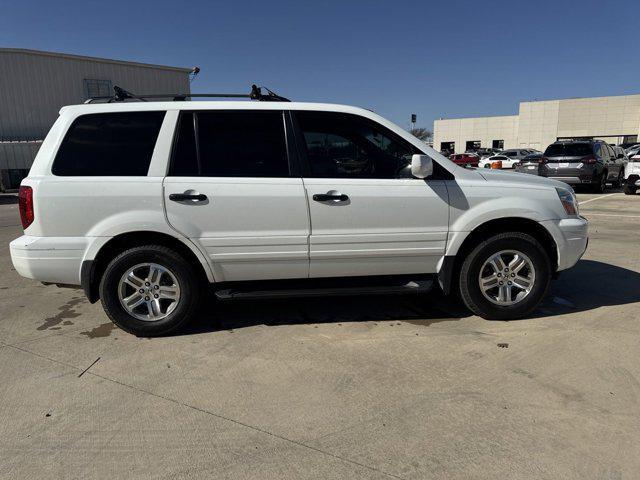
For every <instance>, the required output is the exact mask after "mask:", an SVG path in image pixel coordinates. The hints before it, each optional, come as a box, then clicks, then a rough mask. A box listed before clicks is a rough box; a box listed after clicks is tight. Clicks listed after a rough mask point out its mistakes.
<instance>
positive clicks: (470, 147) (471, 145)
mask: <svg viewBox="0 0 640 480" xmlns="http://www.w3.org/2000/svg"><path fill="white" fill-rule="evenodd" d="M479 148H480V140H470V141H468V142H467V147H466V151H467V152H475V151H476V150H478V149H479Z"/></svg>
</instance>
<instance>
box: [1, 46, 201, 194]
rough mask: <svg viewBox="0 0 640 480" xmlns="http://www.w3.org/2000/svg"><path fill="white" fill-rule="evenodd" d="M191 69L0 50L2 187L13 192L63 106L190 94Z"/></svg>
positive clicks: (20, 50) (40, 52) (37, 52)
mask: <svg viewBox="0 0 640 480" xmlns="http://www.w3.org/2000/svg"><path fill="white" fill-rule="evenodd" d="M190 71H191V69H190V68H180V67H167V66H163V65H151V64H145V63H137V62H125V61H120V60H109V59H105V58H93V57H82V56H78V55H69V54H65V53H53V52H42V51H36V50H24V49H19V48H0V72H1V73H0V175H1V176H0V180H1V182H0V184H4V186H5V188H15V187H16V186H17V185H18V184H19V183H20V180H22V178H23V177H24V176H25V175H26V174H27V172H28V169H29V167H30V166H31V163H32V162H33V158H34V157H35V154H36V152H37V151H38V148H39V146H40V143H41V142H42V139H43V138H44V136H45V135H46V134H47V132H48V130H49V128H50V127H51V125H52V124H53V122H54V121H55V119H56V118H57V116H58V111H59V110H60V107H62V106H64V105H71V104H77V103H82V102H84V101H85V100H86V99H87V98H89V97H95V96H103V95H111V94H112V93H113V86H114V85H118V86H120V87H122V88H124V89H125V90H129V91H131V92H134V93H178V92H180V93H182V92H186V93H189V92H190V90H189V72H190Z"/></svg>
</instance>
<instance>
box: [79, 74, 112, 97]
mask: <svg viewBox="0 0 640 480" xmlns="http://www.w3.org/2000/svg"><path fill="white" fill-rule="evenodd" d="M111 95H113V91H112V89H111V80H97V79H95V78H85V79H84V96H85V97H86V98H96V97H110V96H111Z"/></svg>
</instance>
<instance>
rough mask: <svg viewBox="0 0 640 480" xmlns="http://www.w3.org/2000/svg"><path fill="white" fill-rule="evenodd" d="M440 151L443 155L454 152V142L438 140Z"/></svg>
mask: <svg viewBox="0 0 640 480" xmlns="http://www.w3.org/2000/svg"><path fill="white" fill-rule="evenodd" d="M440 153H442V154H443V155H451V154H452V153H456V142H440Z"/></svg>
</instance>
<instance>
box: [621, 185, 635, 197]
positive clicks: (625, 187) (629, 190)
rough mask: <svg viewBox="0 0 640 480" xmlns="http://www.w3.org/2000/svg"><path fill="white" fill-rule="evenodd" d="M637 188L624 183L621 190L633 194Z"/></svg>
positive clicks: (626, 193)
mask: <svg viewBox="0 0 640 480" xmlns="http://www.w3.org/2000/svg"><path fill="white" fill-rule="evenodd" d="M637 190H638V187H636V186H635V185H625V186H624V189H623V192H624V194H625V195H635V194H636V191H637Z"/></svg>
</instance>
